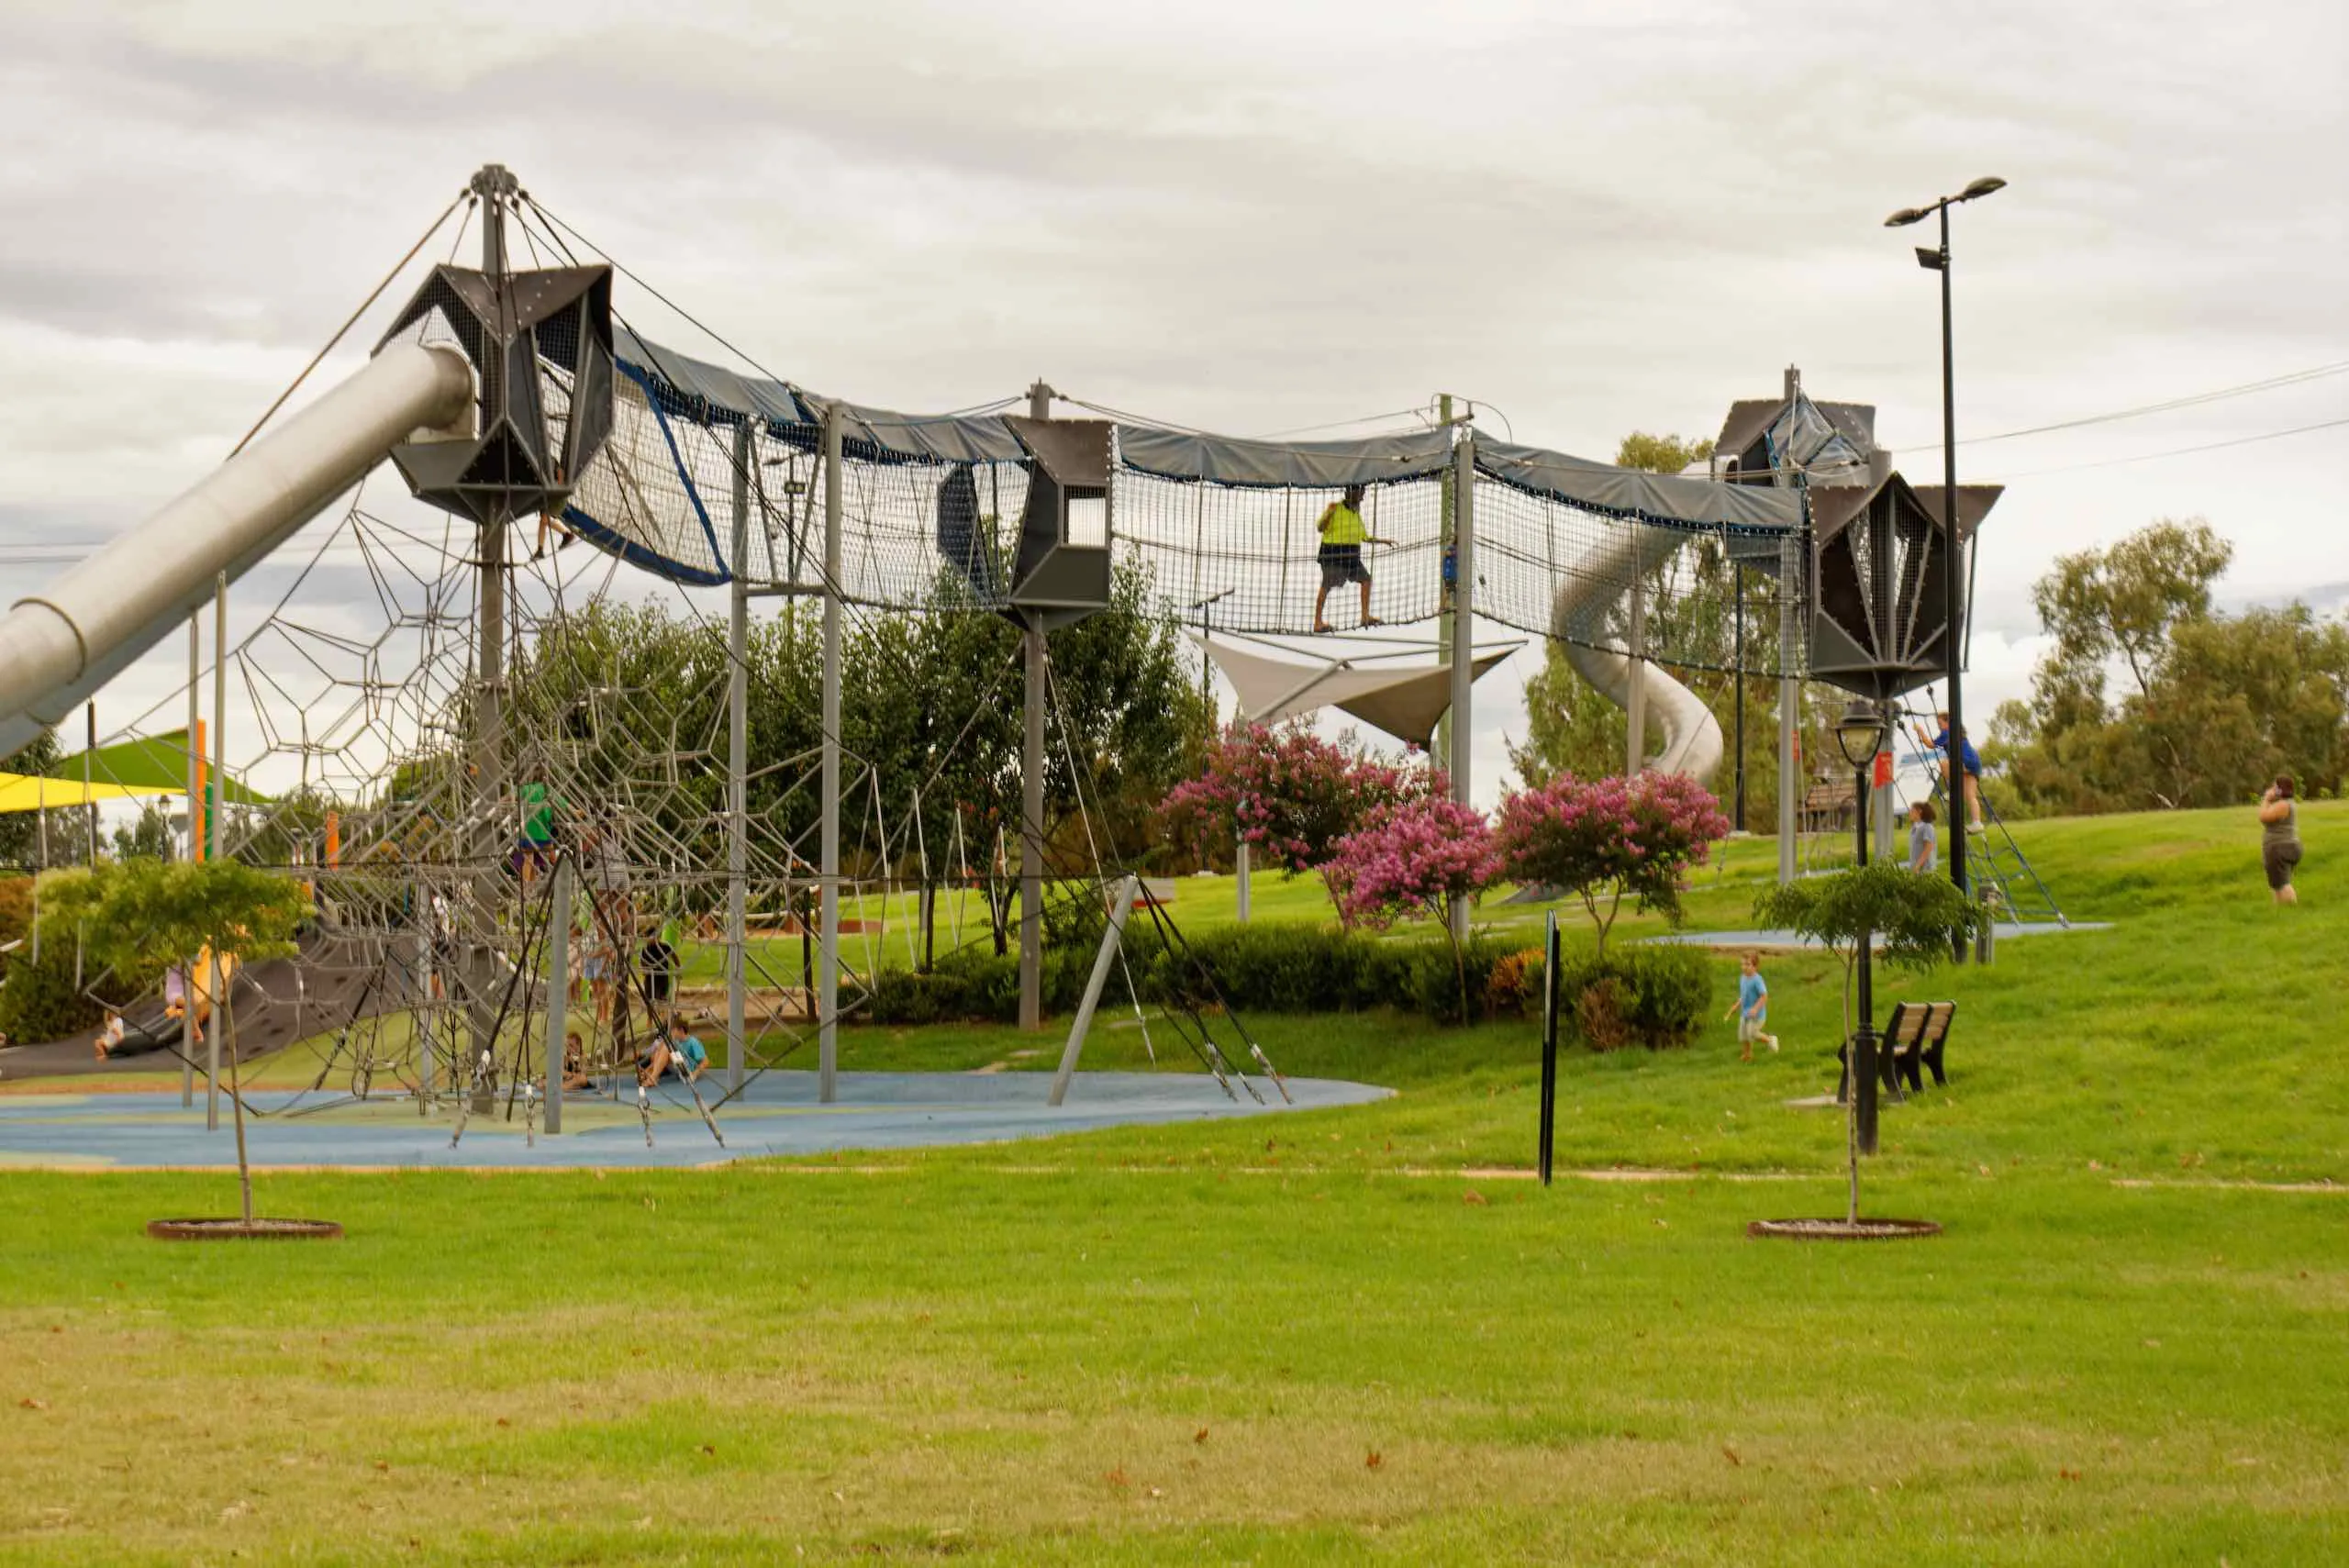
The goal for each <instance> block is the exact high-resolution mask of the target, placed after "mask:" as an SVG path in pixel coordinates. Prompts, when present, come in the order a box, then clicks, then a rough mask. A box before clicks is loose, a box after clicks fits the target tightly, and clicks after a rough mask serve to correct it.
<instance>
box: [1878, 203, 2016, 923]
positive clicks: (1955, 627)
mask: <svg viewBox="0 0 2349 1568" xmlns="http://www.w3.org/2000/svg"><path fill="white" fill-rule="evenodd" d="M2006 184H2007V183H2006V182H2005V181H2004V180H2001V179H1998V178H1997V177H1996V176H1994V175H1986V176H1984V177H1983V178H1982V179H1979V180H1976V181H1975V182H1974V183H1972V184H1970V185H1968V186H1966V187H1965V189H1964V190H1962V191H1960V192H1958V193H1957V195H1954V196H1943V197H1942V198H1941V199H1940V200H1939V201H1936V202H1932V203H1931V204H1929V205H1928V206H1920V207H1914V206H1909V207H1902V208H1901V209H1900V210H1899V211H1898V212H1896V213H1894V214H1893V215H1892V216H1891V217H1887V218H1886V219H1885V220H1884V226H1885V227H1886V228H1907V227H1908V226H1909V225H1910V224H1912V223H1919V222H1921V221H1923V220H1924V219H1925V218H1926V217H1930V216H1932V215H1934V214H1939V215H1940V217H1941V220H1942V242H1941V246H1940V248H1939V249H1938V250H1935V249H1932V248H1929V247H1927V246H1923V245H1920V246H1918V247H1917V264H1918V265H1919V266H1920V267H1924V268H1926V269H1928V270H1929V271H1932V272H1939V273H1940V274H1941V275H1942V506H1943V514H1942V526H1943V528H1945V529H1947V530H1948V539H1949V569H1948V571H1947V572H1946V573H1944V574H1943V591H1944V593H1945V595H1947V616H1948V625H1947V627H1946V628H1944V629H1943V633H1942V636H1943V643H1942V649H1943V659H1944V661H1945V662H1946V664H1947V670H1948V675H1947V678H1948V681H1949V806H1950V817H1951V820H1952V821H1953V822H1954V825H1955V826H1956V828H1957V831H1956V832H1954V833H1953V834H1951V835H1950V837H1951V838H1952V839H1953V840H1955V846H1956V847H1955V849H1954V851H1953V852H1952V853H1951V855H1950V857H1949V879H1950V881H1951V882H1952V883H1953V884H1955V886H1956V888H1957V891H1958V892H1959V893H1960V894H1964V893H1965V891H1966V884H1965V851H1966V838H1965V834H1966V828H1967V827H1968V825H1969V824H1968V817H1967V814H1966V809H1965V760H1964V759H1965V692H1964V689H1963V684H1962V682H1961V680H1960V677H1959V674H1958V666H1959V664H1960V662H1961V660H1960V657H1959V650H1960V648H1962V647H1963V646H1964V644H1963V643H1962V642H1961V641H1960V640H1959V639H1960V638H1961V637H1962V636H1963V635H1964V631H1965V590H1964V588H1963V587H1962V586H1961V584H1960V574H1959V573H1958V570H1957V565H1958V553H1957V372H1956V369H1955V363H1954V355H1953V350H1952V345H1951V333H1950V302H1949V273H1950V259H1949V209H1950V208H1951V206H1954V204H1956V203H1958V202H1971V201H1978V200H1980V199H1981V198H1982V197H1984V196H1987V195H1990V194H1991V193H1992V192H1993V191H2000V190H2004V189H2005V188H2006ZM1956 957H1957V961H1958V962H1960V963H1963V962H1965V941H1964V940H1960V941H1959V942H1958V943H1957V946H1956Z"/></svg>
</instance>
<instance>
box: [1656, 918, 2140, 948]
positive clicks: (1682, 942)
mask: <svg viewBox="0 0 2349 1568" xmlns="http://www.w3.org/2000/svg"><path fill="white" fill-rule="evenodd" d="M2110 929H2112V925H2111V922H2110V921H2106V920H2075V921H2073V922H2072V923H2071V924H2070V925H2068V926H2059V925H2057V924H2055V923H2054V921H2052V920H2051V921H2044V922H2040V921H2034V922H2032V924H2030V925H2028V926H2024V925H2018V924H2016V923H2015V922H2013V921H2011V920H2001V921H1999V922H1998V940H2000V941H2002V942H2006V941H2013V940H2016V939H2017V938H2019V937H2048V936H2059V935H2061V934H2063V933H2064V932H2065V931H2109V930H2110ZM1646 940H1649V941H1652V942H1670V943H1673V944H1675V945H1677V946H1680V947H1691V948H1719V949H1722V950H1724V951H1742V950H1743V949H1745V948H1759V949H1761V950H1762V951H1764V952H1797V951H1801V950H1803V949H1805V948H1815V947H1817V946H1818V945H1819V944H1818V943H1817V942H1815V941H1813V940H1811V939H1810V938H1809V937H1806V936H1804V935H1803V934H1802V933H1801V932H1799V931H1668V932H1666V933H1664V935H1663V936H1659V937H1649V938H1647V939H1646Z"/></svg>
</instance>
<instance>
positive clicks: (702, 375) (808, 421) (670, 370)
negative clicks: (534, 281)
mask: <svg viewBox="0 0 2349 1568" xmlns="http://www.w3.org/2000/svg"><path fill="white" fill-rule="evenodd" d="M612 353H613V356H614V357H615V358H617V359H618V360H619V361H620V362H622V363H623V364H629V365H633V366H635V367H636V368H637V369H638V370H639V371H640V372H642V373H644V374H645V375H646V376H648V377H650V378H651V380H653V381H654V382H656V383H662V384H666V389H667V390H668V391H669V392H671V393H673V394H674V395H675V400H676V403H677V405H678V406H680V407H681V408H684V409H685V410H686V411H690V407H691V406H692V405H696V404H699V405H702V406H707V407H708V408H710V409H713V410H719V411H723V412H725V413H729V414H734V415H738V416H744V417H752V418H759V419H764V420H766V421H768V422H769V423H770V424H771V425H774V426H777V427H781V426H789V425H812V424H814V423H815V422H816V421H815V417H814V416H812V415H811V414H809V413H808V411H807V409H806V408H805V407H804V406H802V405H801V403H800V401H799V398H798V395H797V394H796V392H795V391H794V390H793V388H791V387H790V386H789V385H787V384H785V383H783V382H779V381H770V380H768V379H767V378H766V377H764V376H755V375H742V374H740V373H736V372H734V371H730V370H727V369H726V368H724V367H723V366H721V365H713V364H710V363H708V362H707V361H702V360H696V359H695V358H693V357H692V356H691V355H689V354H681V353H679V352H677V350H674V349H664V348H662V346H661V345H660V344H658V343H653V342H650V341H648V340H647V339H642V338H640V337H638V336H637V335H636V334H635V333H633V332H631V331H629V329H628V328H626V327H621V326H615V327H614V328H613V330H612ZM778 433H779V432H778Z"/></svg>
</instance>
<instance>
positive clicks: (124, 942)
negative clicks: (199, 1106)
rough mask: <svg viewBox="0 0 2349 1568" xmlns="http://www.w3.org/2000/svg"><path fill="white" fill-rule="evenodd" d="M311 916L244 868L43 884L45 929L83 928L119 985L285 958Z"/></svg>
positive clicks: (288, 885)
mask: <svg viewBox="0 0 2349 1568" xmlns="http://www.w3.org/2000/svg"><path fill="white" fill-rule="evenodd" d="M309 912H310V906H309V900H308V899H307V898H306V897H305V896H304V895H303V893H302V889H301V886H300V884H296V883H295V882H294V881H292V880H291V879H290V878H287V877H284V876H279V875H275V874H273V873H269V872H265V871H259V870H256V869H254V868H253V867H251V866H249V865H246V864H244V863H242V862H238V861H194V862H189V861H182V862H174V863H172V864H165V863H164V862H161V861H153V860H146V859H143V858H142V859H138V860H125V861H108V862H101V863H100V864H99V865H98V866H97V867H96V868H95V870H86V871H70V872H54V873H50V875H48V876H45V877H43V878H42V879H41V915H40V919H41V924H42V926H43V927H44V928H48V927H50V925H51V922H54V923H55V929H56V930H57V932H58V934H59V936H60V938H61V939H63V940H71V938H72V932H73V931H74V929H76V928H77V927H78V928H79V929H81V930H82V931H83V940H85V941H86V942H87V943H88V944H89V951H90V952H91V954H92V955H93V956H95V958H96V959H97V961H98V962H100V963H101V964H104V965H106V966H107V967H109V968H111V969H113V970H114V971H115V973H117V975H118V976H121V977H124V978H127V979H137V980H139V981H144V980H147V979H150V978H151V977H152V976H154V975H156V974H158V973H161V972H162V970H163V969H164V968H166V967H167V966H168V965H171V964H173V963H182V962H187V960H188V958H189V955H191V954H194V953H199V952H202V951H206V950H207V949H208V950H209V951H211V952H212V953H213V954H215V955H216V956H217V957H219V958H220V959H221V960H222V962H226V955H228V954H232V953H233V954H234V955H235V957H236V959H237V961H238V962H245V963H251V962H259V961H261V960H263V959H272V958H283V957H284V956H286V955H287V954H290V953H291V952H293V951H294V929H295V927H296V926H298V925H300V924H301V923H302V921H303V920H304V919H305V918H306V917H307V916H308V915H309ZM191 989H193V987H191ZM219 989H220V992H221V995H219V996H217V998H215V1003H214V1005H215V1006H216V1007H217V1015H218V1016H217V1017H216V1018H214V1020H213V1028H215V1029H221V1030H223V1031H224V1038H225V1039H226V1040H227V1041H228V1097H229V1101H230V1104H231V1106H233V1109H234V1114H235V1117H236V1123H237V1180H238V1183H239V1186H240V1187H241V1188H242V1190H243V1195H244V1214H245V1223H246V1224H247V1225H249V1226H250V1224H251V1223H252V1218H253V1176H252V1167H251V1166H250V1164H249V1163H248V1162H247V1161H246V1158H245V1106H244V1098H243V1095H242V1094H241V1092H240V1088H239V1082H240V1081H239V1073H238V1069H237V1033H236V1017H235V1013H234V1011H233V1010H232V1009H231V1008H230V1006H228V995H227V993H228V986H226V985H223V986H221V987H220V988H219Z"/></svg>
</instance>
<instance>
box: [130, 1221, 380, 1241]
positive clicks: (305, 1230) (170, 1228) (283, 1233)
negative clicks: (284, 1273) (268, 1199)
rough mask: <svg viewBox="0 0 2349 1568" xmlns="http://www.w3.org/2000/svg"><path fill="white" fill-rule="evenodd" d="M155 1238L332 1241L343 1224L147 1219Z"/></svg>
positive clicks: (163, 1239)
mask: <svg viewBox="0 0 2349 1568" xmlns="http://www.w3.org/2000/svg"><path fill="white" fill-rule="evenodd" d="M147 1234H148V1235H150V1236H152V1237H153V1238H154V1239H155V1240H158V1241H333V1240H340V1238H341V1236H342V1227H341V1226H340V1225H337V1224H336V1223H335V1222H334V1221H333V1220H331V1219H268V1218H253V1219H238V1218H229V1219H150V1220H149V1221H148V1222H147Z"/></svg>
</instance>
